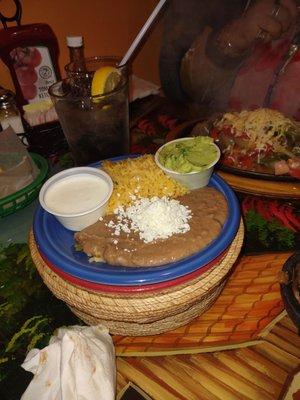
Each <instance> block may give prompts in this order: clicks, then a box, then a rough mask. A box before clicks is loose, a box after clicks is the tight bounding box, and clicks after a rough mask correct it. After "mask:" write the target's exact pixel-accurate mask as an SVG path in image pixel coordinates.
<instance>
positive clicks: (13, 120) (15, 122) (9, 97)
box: [0, 88, 24, 133]
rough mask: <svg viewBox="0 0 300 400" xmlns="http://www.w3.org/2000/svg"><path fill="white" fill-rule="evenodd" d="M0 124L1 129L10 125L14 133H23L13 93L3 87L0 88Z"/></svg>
mask: <svg viewBox="0 0 300 400" xmlns="http://www.w3.org/2000/svg"><path fill="white" fill-rule="evenodd" d="M0 124H1V127H2V130H4V129H6V128H8V127H9V126H11V127H12V129H13V130H14V131H15V133H24V127H23V124H22V119H21V116H20V112H19V110H18V107H17V104H16V101H15V95H14V93H13V92H11V91H10V90H6V89H3V88H0Z"/></svg>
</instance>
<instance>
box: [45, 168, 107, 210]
mask: <svg viewBox="0 0 300 400" xmlns="http://www.w3.org/2000/svg"><path fill="white" fill-rule="evenodd" d="M108 193H109V186H108V184H107V182H106V181H105V180H103V179H102V178H101V177H97V176H95V175H90V174H78V175H74V176H67V177H65V178H63V179H61V180H58V181H56V182H54V183H53V184H52V185H51V186H49V188H48V190H47V191H46V193H45V196H44V202H45V204H46V206H47V207H48V208H49V209H51V210H52V211H53V212H54V213H57V214H81V213H83V212H85V211H89V210H92V209H94V208H95V207H97V206H98V205H99V204H100V203H102V201H103V200H104V199H105V198H107V196H108Z"/></svg>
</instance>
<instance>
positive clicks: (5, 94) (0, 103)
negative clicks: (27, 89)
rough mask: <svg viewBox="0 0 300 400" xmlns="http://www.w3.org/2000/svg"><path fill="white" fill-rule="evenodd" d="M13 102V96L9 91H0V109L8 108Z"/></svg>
mask: <svg viewBox="0 0 300 400" xmlns="http://www.w3.org/2000/svg"><path fill="white" fill-rule="evenodd" d="M12 102H15V94H14V93H13V92H12V91H11V90H6V89H3V88H1V89H0V107H5V106H8V105H9V104H10V103H12Z"/></svg>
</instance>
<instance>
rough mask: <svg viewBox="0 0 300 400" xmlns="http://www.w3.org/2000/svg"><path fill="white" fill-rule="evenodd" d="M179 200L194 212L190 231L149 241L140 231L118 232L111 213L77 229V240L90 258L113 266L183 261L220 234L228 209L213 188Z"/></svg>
mask: <svg viewBox="0 0 300 400" xmlns="http://www.w3.org/2000/svg"><path fill="white" fill-rule="evenodd" d="M177 200H179V201H180V203H181V204H183V205H185V206H187V207H188V208H189V209H190V210H191V212H192V218H191V219H190V220H189V225H190V230H189V231H188V232H186V233H179V234H175V235H173V236H171V237H169V238H167V239H159V240H156V241H153V242H150V243H145V242H143V241H142V240H141V239H140V238H139V235H138V233H134V232H130V233H129V234H128V233H125V232H121V233H120V235H119V236H117V235H115V234H114V230H113V229H111V228H109V227H108V226H107V225H108V223H109V221H111V220H113V221H115V219H116V217H115V216H114V215H107V216H105V217H104V218H103V220H102V221H98V222H96V223H95V224H93V225H91V226H89V227H87V228H85V229H83V230H82V231H80V232H77V233H76V234H75V240H76V242H77V244H79V246H80V247H81V248H82V249H83V251H84V252H85V253H86V254H87V255H88V256H89V257H94V258H96V259H99V261H100V260H101V261H103V262H106V263H108V264H111V265H119V266H125V267H154V266H159V265H163V264H168V263H170V262H174V261H178V260H181V259H183V258H185V257H188V256H190V255H192V254H194V253H196V252H198V251H200V250H203V249H204V248H205V247H206V246H208V245H209V244H210V243H211V242H212V241H213V240H214V239H216V238H217V237H218V236H219V234H220V231H221V229H222V226H223V225H224V223H225V221H226V218H227V215H228V209H227V202H226V199H225V198H224V196H223V195H222V193H220V192H218V191H217V190H216V189H214V188H211V187H205V188H201V189H196V190H192V191H191V192H190V193H188V194H185V195H183V196H180V197H177Z"/></svg>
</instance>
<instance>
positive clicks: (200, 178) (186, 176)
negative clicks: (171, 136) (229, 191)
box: [154, 137, 221, 190]
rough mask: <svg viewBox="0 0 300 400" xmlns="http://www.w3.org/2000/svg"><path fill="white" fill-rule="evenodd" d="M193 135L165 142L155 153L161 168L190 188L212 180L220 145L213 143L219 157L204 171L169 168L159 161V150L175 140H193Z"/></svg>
mask: <svg viewBox="0 0 300 400" xmlns="http://www.w3.org/2000/svg"><path fill="white" fill-rule="evenodd" d="M193 139H194V138H193V137H185V138H180V139H175V140H172V141H170V142H167V143H165V144H164V145H163V146H161V147H160V148H159V149H158V150H157V152H156V153H155V156H154V159H155V162H156V164H157V166H158V167H159V168H161V169H162V170H163V171H164V172H165V173H166V174H167V175H169V176H170V177H171V178H173V179H175V180H176V181H177V182H179V183H181V184H182V185H183V186H185V187H187V188H188V189H191V190H193V189H198V188H201V187H204V186H207V185H208V182H209V180H210V177H211V175H212V173H213V169H214V166H215V165H216V164H217V162H218V161H219V159H220V156H221V152H220V149H219V147H218V146H217V145H216V144H215V143H212V145H213V146H214V147H215V148H216V150H217V157H216V159H215V160H214V161H213V162H212V163H211V164H209V165H207V167H206V168H205V169H204V170H203V171H194V172H176V171H173V170H171V169H168V168H166V167H164V166H163V165H162V164H161V163H160V161H159V152H160V151H161V150H162V149H163V148H164V147H166V146H168V145H170V144H172V143H175V142H180V141H181V142H182V141H186V140H193Z"/></svg>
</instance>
